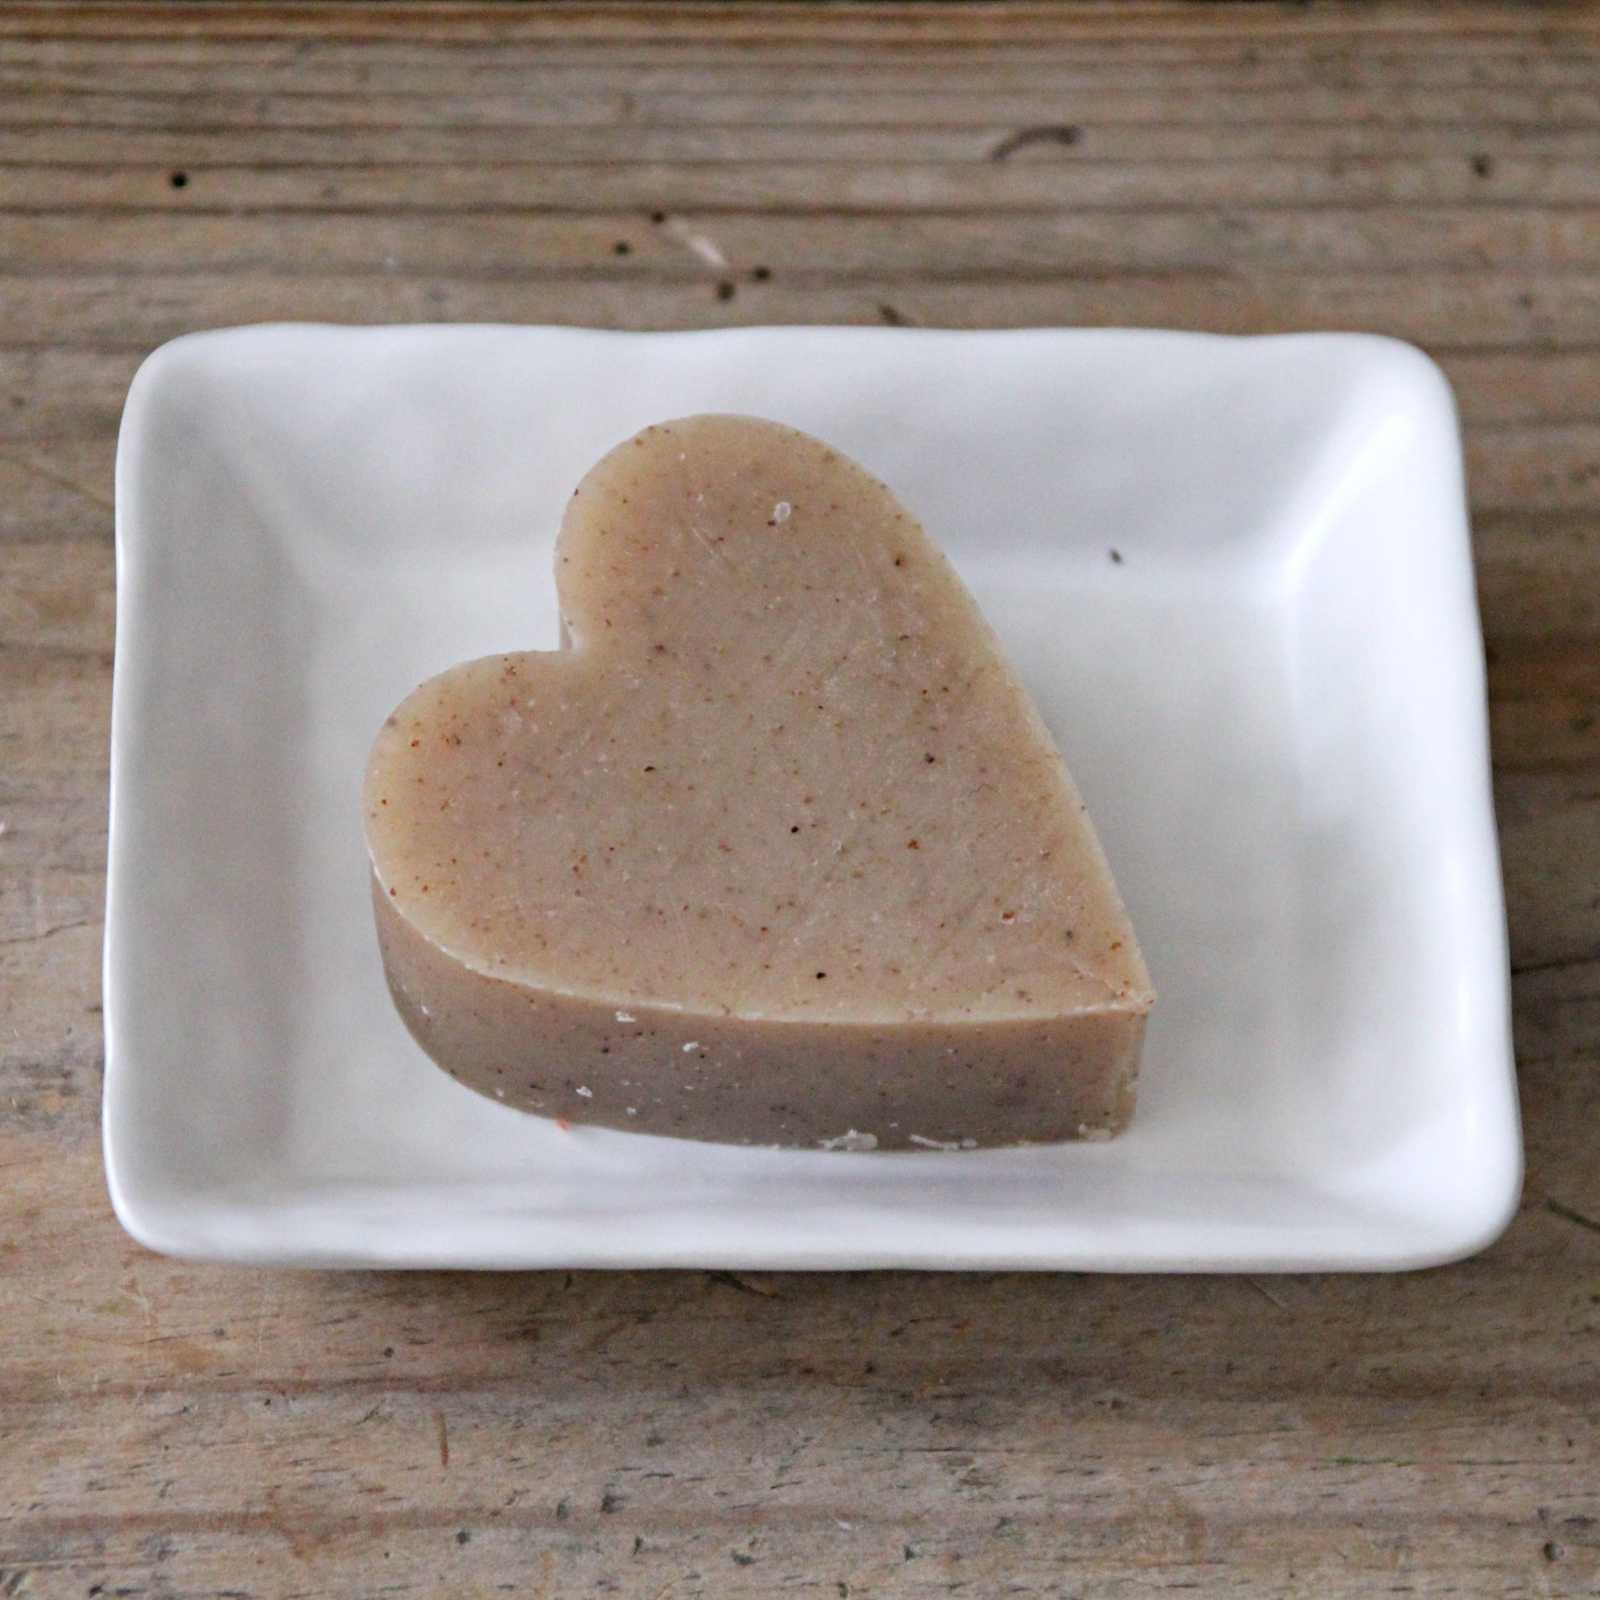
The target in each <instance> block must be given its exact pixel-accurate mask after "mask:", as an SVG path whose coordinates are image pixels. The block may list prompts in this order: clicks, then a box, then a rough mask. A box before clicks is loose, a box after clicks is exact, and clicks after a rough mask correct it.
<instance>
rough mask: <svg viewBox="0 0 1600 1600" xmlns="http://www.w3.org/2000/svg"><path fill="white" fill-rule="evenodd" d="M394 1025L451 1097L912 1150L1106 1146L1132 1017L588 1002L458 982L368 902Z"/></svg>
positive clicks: (621, 1123) (666, 1129)
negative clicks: (885, 1020) (429, 1061)
mask: <svg viewBox="0 0 1600 1600" xmlns="http://www.w3.org/2000/svg"><path fill="white" fill-rule="evenodd" d="M374 906H375V910H376V915H377V922H378V940H379V945H380V947H381V949H382V952H383V963H384V971H385V973H386V974H387V977H388V980H389V988H390V991H391V993H392V994H393V995H394V1000H395V1004H396V1006H397V1007H398V1008H399V1011H400V1015H401V1016H402V1017H403V1018H404V1019H405V1023H406V1026H407V1027H408V1028H409V1029H410V1030H411V1032H412V1034H413V1036H414V1037H415V1038H416V1040H417V1042H418V1043H419V1044H420V1045H421V1046H422V1048H423V1049H424V1050H426V1051H427V1052H428V1054H429V1055H430V1056H431V1057H432V1058H433V1059H434V1060H435V1061H436V1062H437V1063H438V1064H439V1065H440V1066H441V1067H442V1068H443V1069H444V1070H445V1071H446V1072H448V1073H449V1074H450V1076H451V1077H453V1078H455V1079H456V1080H457V1081H458V1082H460V1083H462V1084H465V1085H466V1086H467V1087H468V1088H470V1089H476V1090H478V1091H479V1092H480V1093H481V1094H485V1095H488V1096H490V1097H491V1098H492V1099H494V1100H497V1101H499V1102H501V1103H502V1104H504V1105H507V1106H512V1107H516V1108H517V1109H519V1110H523V1111H531V1112H535V1113H537V1114H539V1115H541V1116H546V1117H558V1118H562V1119H564V1120H566V1121H568V1122H574V1123H579V1122H581V1123H587V1124H590V1125H594V1126H600V1127H607V1128H620V1129H626V1130H627V1131H629V1132H633V1133H653V1134H663V1135H667V1136H670V1137H674V1138H681V1139H708V1140H714V1141H716V1142H719V1143H723V1144H755V1145H776V1146H781V1147H788V1148H807V1149H815V1148H833V1149H844V1150H849V1149H857V1150H859V1149H873V1148H876V1149H879V1150H897V1149H898V1150H927V1149H974V1148H991V1149H992V1148H994V1147H995V1146H1000V1145H1016V1144H1045V1143H1055V1142H1058V1141H1061V1140H1066V1139H1084V1138H1099V1139H1104V1138H1109V1137H1111V1136H1112V1135H1113V1134H1116V1133H1118V1132H1120V1131H1121V1130H1122V1129H1123V1128H1124V1127H1125V1126H1126V1125H1127V1122H1128V1119H1129V1117H1130V1116H1131V1115H1132V1113H1133V1104H1134V1090H1135V1084H1136V1079H1137V1073H1138V1063H1139V1050H1140V1046H1141V1044H1142V1042H1143V1039H1144V1024H1145V1018H1144V1013H1143V1012H1139V1011H1129V1010H1116V1009H1112V1008H1109V1007H1108V1008H1106V1009H1104V1010H1100V1011H1091V1012H1084V1013H1079V1014H1077V1015H1075V1016H1072V1017H1070V1018H1045V1019H1041V1020H1039V1021H1031V1020H1021V1021H1005V1022H972V1023H955V1024H950V1023H928V1024H923V1023H895V1024H889V1025H881V1026H879V1025H868V1024H854V1023H851V1024H841V1023H819V1022H790V1023H780V1022H750V1021H744V1020H740V1019H738V1018H735V1017H708V1016H705V1015H692V1016H691V1015H686V1014H684V1013H681V1012H676V1011H670V1010H663V1009H661V1008H658V1007H651V1006H623V1007H618V1006H614V1005H609V1004H608V1005H599V1004H596V1003H594V1002H591V1001H584V1000H575V999H572V998H569V997H563V996H559V995H552V994H549V993H545V992H541V991H538V990H533V989H529V988H526V987H524V986H523V985H521V984H516V983H509V982H506V981H504V980H502V979H498V978H492V977H487V976H484V975H482V974H478V973H473V972H469V971H466V970H465V969H463V968H462V967H461V965H460V964H459V963H458V962H456V961H455V960H454V959H453V958H451V957H450V956H448V955H446V954H444V953H443V952H442V951H440V950H439V949H438V947H437V946H435V945H433V944H431V943H430V942H428V941H427V940H425V939H423V938H421V937H420V936H419V935H418V934H417V933H416V932H415V931H414V930H413V929H412V927H411V926H410V924H409V923H408V922H406V921H405V919H404V918H403V917H401V916H400V915H399V914H398V913H397V912H396V911H395V910H394V909H393V908H392V907H391V906H390V905H389V904H388V901H387V898H386V897H385V896H384V895H382V894H381V893H375V894H374Z"/></svg>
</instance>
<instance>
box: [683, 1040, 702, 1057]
mask: <svg viewBox="0 0 1600 1600" xmlns="http://www.w3.org/2000/svg"><path fill="white" fill-rule="evenodd" d="M699 1048H700V1041H699V1040H698V1039H691V1040H690V1041H689V1042H688V1044H686V1045H685V1046H684V1047H683V1053H684V1054H685V1055H688V1054H689V1052H690V1051H691V1050H698V1049H699Z"/></svg>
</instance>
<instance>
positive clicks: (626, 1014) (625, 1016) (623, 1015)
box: [617, 1011, 639, 1022]
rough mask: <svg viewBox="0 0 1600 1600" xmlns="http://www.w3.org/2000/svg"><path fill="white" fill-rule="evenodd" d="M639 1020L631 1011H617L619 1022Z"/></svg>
mask: <svg viewBox="0 0 1600 1600" xmlns="http://www.w3.org/2000/svg"><path fill="white" fill-rule="evenodd" d="M638 1020H639V1019H638V1018H637V1017H635V1016H634V1014H633V1013H632V1012H631V1011H619V1012H618V1013H617V1021H618V1022H637V1021H638Z"/></svg>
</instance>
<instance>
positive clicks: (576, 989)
mask: <svg viewBox="0 0 1600 1600" xmlns="http://www.w3.org/2000/svg"><path fill="white" fill-rule="evenodd" d="M556 578H557V584H558V588H559V591H560V597H561V613H562V625H563V642H564V644H566V645H567V646H568V648H565V649H563V650H561V651H558V652H557V651H532V652H523V653H517V654H511V655H497V656H491V657H487V658H484V659H481V660H477V661H472V662H468V663H466V664H464V665H461V666H457V667H454V668H452V669H451V670H449V671H447V672H445V673H443V674H441V675H440V676H438V677H436V678H433V679H431V680H430V681H428V682H427V683H424V684H423V685H422V686H421V687H420V688H418V689H417V690H416V691H415V692H414V693H413V694H412V695H411V696H410V697H409V698H408V699H407V700H405V701H404V702H403V703H402V704H401V705H400V706H399V707H398V708H397V709H396V711H395V712H394V714H393V715H392V716H391V717H390V718H389V719H388V721H387V722H386V724H385V725H384V727H383V729H382V730H381V732H380V734H379V736H378V739H377V741H376V744H375V746H374V749H373V753H372V757H371V760H370V763H369V767H368V772H367V777H366V782H365V786H364V794H363V802H364V804H363V810H364V818H365V824H366V829H367V839H368V844H369V848H370V852H371V855H372V860H373V865H374V870H375V874H376V880H377V889H378V892H379V893H380V894H384V895H387V896H388V897H389V898H390V903H391V905H392V906H393V908H394V909H395V910H396V911H397V912H398V913H399V914H400V915H401V916H403V917H404V918H405V919H406V920H407V922H409V924H410V926H411V928H412V929H413V930H414V931H415V932H416V933H417V934H418V935H419V936H421V937H422V938H423V939H425V940H427V941H429V942H431V943H432V944H434V945H436V946H437V947H439V949H440V950H441V951H444V952H447V953H448V954H449V955H450V956H451V957H453V958H454V959H455V960H456V961H457V962H459V963H461V964H462V965H463V966H465V967H467V968H468V969H470V970H475V971H479V972H482V973H483V974H485V975H490V976H494V977H498V978H502V979H506V980H509V981H511V982H513V983H519V984H524V985H528V986H530V987H532V988H536V989H538V990H541V991H543V992H546V993H553V994H557V995H570V996H572V997H574V998H581V999H587V1000H597V1001H600V1002H603V1003H607V1004H615V1005H617V1006H620V1007H625V1006H627V1005H630V1004H638V1005H654V1006H659V1007H663V1008H668V1009H671V1010H676V1011H683V1012H689V1013H704V1014H706V1015H715V1016H723V1017H730V1016H731V1017H744V1018H752V1019H763V1020H769V1021H787V1020H796V1021H812V1022H828V1021H836V1022H866V1023H895V1022H901V1021H927V1020H947V1021H962V1020H972V1021H992V1020H997V1019H1012V1018H1015V1019H1024V1018H1031V1017H1040V1018H1043V1017H1050V1016H1058V1015H1061V1014H1063V1013H1066V1012H1072V1011H1078V1010H1084V1009H1102V1008H1109V1009H1113V1010H1123V1009H1126V1010H1129V1011H1139V1012H1142V1011H1144V1010H1146V1009H1148V1007H1149V1005H1150V1002H1151V999H1152V995H1151V990H1150V983H1149V978H1148V975H1147V973H1146V971H1145V967H1144V963H1143V960H1142V958H1141V956H1140V954H1139V950H1138V947H1137V944H1136V942H1135V940H1134V936H1133V932H1132V929H1131V927H1130V925H1129V922H1128V918H1127V916H1126V914H1125V912H1124V910H1123V907H1122V905H1121V902H1120V900H1119V898H1118V895H1117V891H1116V888H1115V885H1114V883H1113V881H1112V878H1111V874H1110V871H1109V869H1108V868H1107V865H1106V862H1105V859H1104V856H1103V854H1102V852H1101V849H1100V846H1099V844H1098V842H1097V840H1096V838H1095V836H1094V832H1093V829H1092V827H1091V825H1090V822H1089V819H1088V817H1087V815H1086V813H1085V810H1084V807H1083V803H1082V801H1081V800H1080V798H1079V796H1078V793H1077V790H1076V788H1075V787H1074V785H1073V783H1072V780H1071V778H1070V777H1069V775H1068V772H1067V769H1066V767H1065V765H1064V763H1063V761H1062V759H1061V756H1060V755H1059V754H1058V752H1057V751H1056V749H1055V747H1054V745H1053V744H1052V742H1051V740H1050V737H1049V734H1048V733H1047V731H1046V729H1045V728H1044V726H1043V724H1042V722H1041V721H1040V719H1039V717H1038V715H1037V713H1036V712H1035V710H1034V709H1033V706H1032V703H1031V701H1030V700H1029V698H1028V696H1027V695H1026V693H1025V692H1024V691H1023V690H1022V687H1021V685H1020V683H1019V682H1018V680H1017V679H1016V677H1015V676H1014V674H1013V673H1012V671H1011V669H1010V667H1009V666H1008V664H1007V663H1006V662H1005V660H1004V658H1003V657H1002V654H1001V652H1000V649H999V647H998V644H997V642H996V639H995V637H994V634H993V633H992V631H991V629H990V628H989V626H988V624H987V623H986V622H985V621H984V619H983V617H982V616H981V615H980V613H979V611H978V609H977V606H976V604H975V603H974V601H973V599H972V597H971V596H970V595H969V594H968V592H967V590H966V589H965V587H964V586H963V585H962V583H961V582H960V580H959V579H958V578H957V577H956V575H955V573H954V571H953V569H952V568H951V567H950V565H949V564H948V562H947V561H946V560H945V558H944V556H943V555H942V554H941V553H940V552H939V550H938V549H937V548H936V546H935V545H934V544H933V542H932V541H931V540H930V539H929V538H928V536H927V535H926V534H925V533H924V532H923V531H922V529H921V528H920V526H919V525H918V524H917V523H916V521H915V520H914V519H913V518H912V516H911V515H910V514H909V513H908V512H907V511H906V509H905V508H904V507H903V506H901V505H900V504H899V502H898V501H897V500H896V498H895V497H894V495H893V494H892V493H891V492H890V491H889V490H888V489H887V488H886V487H885V486H884V485H882V484H881V483H879V482H878V481H877V480H875V479H874V478H872V477H871V476H870V475H869V474H868V473H866V472H865V471H864V470H863V469H862V468H860V467H858V466H857V465H856V464H854V463H853V462H851V461H850V460H848V459H847V458H845V457H844V456H842V455H840V454H839V453H838V452H836V451H834V450H832V449H830V448H829V447H828V446H827V445H825V444H823V443H821V442H820V441H818V440H816V439H813V438H811V437H809V436H808V435H805V434H802V433H799V432H797V431H795V430H793V429H790V428H786V427H783V426H780V425H778V424H775V423H771V422H764V421H758V420H756V419H753V418H747V417H735V416H697V417H691V418H687V419H684V420H681V421H676V422H670V423H663V424H660V425H658V426H656V427H652V428H648V429H646V430H645V431H644V432H643V433H641V434H639V435H638V436H637V437H635V438H633V439H631V440H629V441H628V442H626V443H625V444H623V445H620V446H619V447H617V448H616V449H615V450H613V451H612V452H611V453H610V454H608V455H607V456H606V457H605V458H604V459H603V460H601V461H600V462H599V464H598V465H596V466H595V467H594V468H593V470H592V471H591V472H590V473H589V474H588V475H587V476H586V477H585V478H584V480H583V481H582V483H581V484H580V485H579V486H578V488H577V490H576V491H575V492H574V494H573V497H572V499H571V501H570V503H569V505H568V508H567V512H566V517H565V520H564V523H563V526H562V531H561V536H560V539H559V541H558V546H557V557H556Z"/></svg>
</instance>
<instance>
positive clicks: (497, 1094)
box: [494, 1089, 506, 1100]
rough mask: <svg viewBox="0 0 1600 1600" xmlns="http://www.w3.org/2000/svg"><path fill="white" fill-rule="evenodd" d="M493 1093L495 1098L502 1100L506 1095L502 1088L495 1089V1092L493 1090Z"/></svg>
mask: <svg viewBox="0 0 1600 1600" xmlns="http://www.w3.org/2000/svg"><path fill="white" fill-rule="evenodd" d="M494 1095H495V1099H497V1100H504V1099H505V1097H506V1092H505V1090H504V1089H496V1090H495V1092H494Z"/></svg>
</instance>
